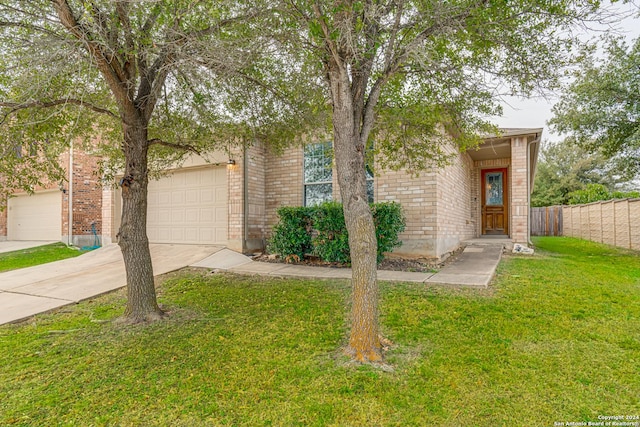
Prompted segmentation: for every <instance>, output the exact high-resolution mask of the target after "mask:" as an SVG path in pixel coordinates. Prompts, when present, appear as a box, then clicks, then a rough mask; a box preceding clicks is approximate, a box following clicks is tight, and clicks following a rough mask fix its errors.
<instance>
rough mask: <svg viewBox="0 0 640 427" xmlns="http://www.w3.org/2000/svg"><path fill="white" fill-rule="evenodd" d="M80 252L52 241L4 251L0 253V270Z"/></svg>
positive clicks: (72, 255) (59, 258)
mask: <svg viewBox="0 0 640 427" xmlns="http://www.w3.org/2000/svg"><path fill="white" fill-rule="evenodd" d="M81 254H82V252H81V251H79V250H77V249H74V248H71V247H68V246H67V245H65V244H64V243H52V244H50V245H43V246H37V247H35V248H29V249H21V250H18V251H13V252H4V253H0V272H3V271H9V270H16V269H18V268H25V267H33V266H34V265H40V264H46V263H49V262H53V261H59V260H61V259H67V258H73V257H76V256H78V255H81Z"/></svg>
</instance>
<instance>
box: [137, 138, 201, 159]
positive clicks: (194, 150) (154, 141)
mask: <svg viewBox="0 0 640 427" xmlns="http://www.w3.org/2000/svg"><path fill="white" fill-rule="evenodd" d="M148 144H149V146H152V145H161V146H163V147H169V148H174V149H176V150H182V151H189V152H191V153H194V154H197V155H199V156H200V155H201V154H202V153H201V152H200V150H198V149H197V148H196V147H194V146H193V145H189V144H177V143H174V142H168V141H164V140H162V139H159V138H153V139H150V140H149V141H148Z"/></svg>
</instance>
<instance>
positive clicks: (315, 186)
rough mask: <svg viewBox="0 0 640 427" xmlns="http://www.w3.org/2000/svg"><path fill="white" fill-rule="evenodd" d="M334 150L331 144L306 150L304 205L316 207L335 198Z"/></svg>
mask: <svg viewBox="0 0 640 427" xmlns="http://www.w3.org/2000/svg"><path fill="white" fill-rule="evenodd" d="M332 181H333V149H332V147H331V142H321V143H317V144H310V145H307V146H306V147H305V149H304V205H305V206H315V205H318V204H320V203H322V202H327V201H330V200H331V199H332V198H333V184H332Z"/></svg>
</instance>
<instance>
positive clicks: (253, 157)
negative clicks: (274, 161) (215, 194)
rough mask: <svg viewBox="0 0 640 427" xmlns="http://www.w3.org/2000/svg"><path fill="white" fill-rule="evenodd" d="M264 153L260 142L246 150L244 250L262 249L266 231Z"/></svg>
mask: <svg viewBox="0 0 640 427" xmlns="http://www.w3.org/2000/svg"><path fill="white" fill-rule="evenodd" d="M265 154H266V151H265V149H264V146H263V145H262V144H260V145H256V146H252V147H250V148H249V149H248V150H247V153H246V155H247V158H246V161H247V168H248V170H249V173H248V182H247V205H248V206H247V216H248V224H247V236H246V242H245V249H246V250H249V251H251V250H259V249H264V245H265V243H264V236H265V232H266V209H265V186H266V185H267V182H266V173H265Z"/></svg>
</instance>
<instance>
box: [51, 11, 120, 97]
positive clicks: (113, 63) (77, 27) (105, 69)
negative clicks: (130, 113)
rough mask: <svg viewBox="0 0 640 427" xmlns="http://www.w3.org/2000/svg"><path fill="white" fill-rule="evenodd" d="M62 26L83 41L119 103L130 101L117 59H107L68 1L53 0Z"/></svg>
mask: <svg viewBox="0 0 640 427" xmlns="http://www.w3.org/2000/svg"><path fill="white" fill-rule="evenodd" d="M51 1H52V2H53V5H54V8H55V9H56V11H57V13H58V16H59V18H60V22H61V23H62V25H63V26H64V27H65V28H66V29H67V30H68V31H69V32H70V33H71V34H72V35H73V36H74V37H76V38H77V39H78V40H80V41H82V42H83V43H84V44H85V46H86V48H87V50H88V51H89V54H90V55H91V56H92V57H93V58H94V59H95V60H96V63H97V66H98V69H99V70H100V71H101V72H102V74H103V76H104V77H105V80H106V81H107V84H108V85H109V87H110V88H111V90H112V92H113V94H114V95H115V96H116V98H117V99H118V102H121V103H123V104H122V105H123V107H124V103H125V102H126V101H127V100H128V99H129V97H128V93H127V86H126V82H125V80H124V73H123V70H122V68H121V66H120V64H119V62H118V60H117V59H116V58H113V57H112V58H110V59H109V58H107V56H106V55H105V53H104V51H103V50H102V47H101V46H100V45H99V44H98V43H96V42H95V41H93V37H92V34H91V33H90V32H89V30H88V29H87V28H85V27H84V26H83V25H82V24H80V23H79V22H78V20H77V19H76V17H75V15H74V14H73V10H71V6H69V3H68V2H67V0H51Z"/></svg>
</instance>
